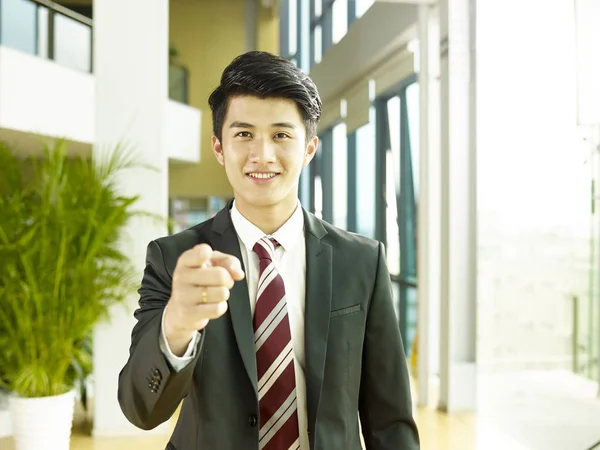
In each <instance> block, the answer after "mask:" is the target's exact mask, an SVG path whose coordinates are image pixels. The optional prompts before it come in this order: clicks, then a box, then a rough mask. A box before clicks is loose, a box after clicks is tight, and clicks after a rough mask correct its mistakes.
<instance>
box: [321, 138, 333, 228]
mask: <svg viewBox="0 0 600 450" xmlns="http://www.w3.org/2000/svg"><path fill="white" fill-rule="evenodd" d="M320 175H321V186H322V187H323V220H325V221H327V222H329V223H333V129H329V130H327V131H326V132H325V133H324V134H323V149H322V152H321V174H320Z"/></svg>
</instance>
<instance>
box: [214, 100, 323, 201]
mask: <svg viewBox="0 0 600 450" xmlns="http://www.w3.org/2000/svg"><path fill="white" fill-rule="evenodd" d="M317 143H318V138H316V137H315V138H313V139H311V140H310V141H309V142H306V130H305V127H304V123H303V121H302V116H301V114H300V111H299V110H298V107H297V106H296V103H295V102H294V101H293V100H289V99H282V98H266V99H260V98H258V97H249V96H244V97H233V98H231V99H230V101H229V107H228V108H227V116H226V117H225V121H224V122H223V129H222V141H221V142H219V140H218V139H217V138H216V137H215V136H213V138H212V149H213V153H214V154H215V156H216V158H217V160H218V161H219V163H220V164H221V165H223V166H224V167H225V172H226V173H227V178H228V179H229V182H230V183H231V186H232V187H233V191H234V194H235V198H236V201H238V202H240V203H243V204H244V207H246V208H252V207H259V208H260V207H267V206H275V205H277V206H289V207H290V208H292V207H293V206H295V203H296V201H297V198H298V181H299V178H300V172H301V171H302V167H304V166H305V165H307V164H308V163H309V162H310V161H311V160H312V158H313V156H314V154H315V151H316V148H317Z"/></svg>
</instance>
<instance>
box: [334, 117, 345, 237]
mask: <svg viewBox="0 0 600 450" xmlns="http://www.w3.org/2000/svg"><path fill="white" fill-rule="evenodd" d="M333 225H335V226H336V227H340V228H343V229H344V230H345V229H347V227H348V138H347V136H346V124H345V123H340V124H339V125H336V126H335V127H333Z"/></svg>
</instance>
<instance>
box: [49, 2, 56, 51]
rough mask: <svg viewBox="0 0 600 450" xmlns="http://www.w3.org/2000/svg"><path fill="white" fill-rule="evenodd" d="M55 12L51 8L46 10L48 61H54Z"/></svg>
mask: <svg viewBox="0 0 600 450" xmlns="http://www.w3.org/2000/svg"><path fill="white" fill-rule="evenodd" d="M55 14H56V12H55V11H54V10H53V9H52V8H48V59H49V60H51V61H53V60H54V50H55V42H54V15H55Z"/></svg>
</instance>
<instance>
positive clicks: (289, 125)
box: [229, 121, 296, 130]
mask: <svg viewBox="0 0 600 450" xmlns="http://www.w3.org/2000/svg"><path fill="white" fill-rule="evenodd" d="M271 126H272V127H275V128H290V129H292V130H295V129H296V125H294V124H293V123H291V122H277V123H272V124H271ZM229 128H256V127H255V126H254V125H252V124H251V123H247V122H239V121H235V122H232V123H231V125H229Z"/></svg>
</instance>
